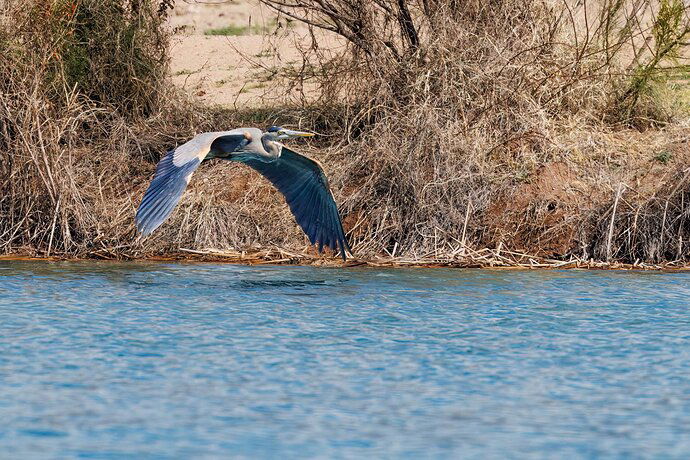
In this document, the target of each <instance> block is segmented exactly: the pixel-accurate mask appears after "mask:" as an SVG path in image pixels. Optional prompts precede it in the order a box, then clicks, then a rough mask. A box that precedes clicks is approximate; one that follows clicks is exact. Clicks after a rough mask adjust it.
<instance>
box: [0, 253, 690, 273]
mask: <svg viewBox="0 0 690 460" xmlns="http://www.w3.org/2000/svg"><path fill="white" fill-rule="evenodd" d="M486 251H489V250H486ZM525 256H527V255H525ZM529 257H530V259H529V262H527V263H525V262H518V261H500V260H498V261H497V260H484V261H481V260H477V259H476V258H472V257H466V258H455V259H452V260H451V259H448V258H438V259H433V258H418V259H410V258H405V257H374V258H370V259H357V258H348V259H347V260H346V261H343V260H342V259H341V258H339V257H335V256H330V257H329V256H314V255H310V254H299V253H294V252H288V251H285V250H283V249H280V248H272V249H269V250H261V251H257V250H253V251H221V250H190V249H180V250H179V251H174V252H169V253H167V254H151V255H144V256H136V257H129V256H125V257H120V258H116V257H103V256H102V255H100V256H99V255H95V254H93V255H91V256H84V257H76V256H67V255H59V254H58V255H51V256H44V255H36V254H28V253H10V254H3V255H0V262H92V261H99V262H108V261H109V262H171V263H222V264H235V265H249V266H252V265H275V266H313V267H328V268H353V267H371V268H455V269H483V270H486V269H491V270H620V271H631V270H639V271H665V272H681V271H690V265H676V264H674V262H667V263H661V264H645V263H637V264H629V263H623V262H605V261H596V260H589V261H583V260H579V259H572V260H563V261H558V260H553V259H546V258H543V257H537V256H529Z"/></svg>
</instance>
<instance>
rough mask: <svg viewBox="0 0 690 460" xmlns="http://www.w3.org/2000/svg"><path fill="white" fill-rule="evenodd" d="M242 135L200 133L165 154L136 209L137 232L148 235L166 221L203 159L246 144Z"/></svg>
mask: <svg viewBox="0 0 690 460" xmlns="http://www.w3.org/2000/svg"><path fill="white" fill-rule="evenodd" d="M250 129H251V128H250ZM256 131H258V130H256ZM245 132H247V130H245V129H236V130H233V131H220V132H212V133H203V134H199V135H198V136H196V137H194V139H192V140H190V141H189V142H187V143H185V144H182V145H180V146H179V147H177V148H176V149H175V150H172V151H170V152H168V153H167V154H166V155H165V157H163V159H161V161H160V162H159V163H158V166H157V167H156V173H155V175H154V176H153V180H152V181H151V184H150V185H149V188H148V189H147V190H146V193H145V194H144V198H143V200H142V201H141V204H140V205H139V209H138V210H137V216H136V225H137V228H138V229H139V231H140V232H141V233H143V234H144V235H148V234H150V233H151V232H153V231H154V230H155V229H156V228H158V226H160V225H161V224H162V223H163V222H164V221H165V219H167V217H168V216H169V215H170V213H172V211H173V209H174V208H175V205H177V203H178V201H180V198H181V197H182V194H183V193H184V191H185V189H186V188H187V184H188V183H189V180H190V178H191V177H192V173H193V172H194V170H195V169H196V168H198V167H199V164H201V162H202V161H204V159H206V158H209V157H214V156H223V155H225V154H229V153H230V152H232V151H234V150H237V149H241V148H243V147H244V146H245V145H247V143H248V140H247V138H246V137H245V135H244V133H245ZM251 134H252V135H255V134H256V133H253V132H252V133H251ZM212 150H213V152H212Z"/></svg>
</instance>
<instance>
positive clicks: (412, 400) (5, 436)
mask: <svg viewBox="0 0 690 460" xmlns="http://www.w3.org/2000/svg"><path fill="white" fill-rule="evenodd" d="M689 295H690V274H687V273H643V272H636V273H632V272H603V271H596V272H594V271H592V272H587V271H484V270H440V269H411V270H375V269H366V268H359V269H327V268H312V267H265V266H263V267H245V266H233V265H212V264H179V265H178V264H154V263H122V264H120V263H23V262H0V458H22V459H26V458H75V457H84V458H108V459H112V458H115V459H116V458H228V457H230V456H232V457H252V458H257V457H260V458H274V457H287V458H295V457H300V458H303V457H320V458H343V457H345V458H354V457H358V458H362V457H368V458H371V457H385V458H391V457H393V458H397V457H406V458H418V457H423V458H430V457H432V458H438V457H456V458H457V457H463V458H487V457H494V458H495V457H520V458H529V457H536V458H543V457H550V458H573V457H576V458H590V457H601V456H607V457H642V458H648V457H667V458H668V457H676V458H684V457H685V458H687V457H688V456H690V327H689V326H690V312H689V311H688V296H689Z"/></svg>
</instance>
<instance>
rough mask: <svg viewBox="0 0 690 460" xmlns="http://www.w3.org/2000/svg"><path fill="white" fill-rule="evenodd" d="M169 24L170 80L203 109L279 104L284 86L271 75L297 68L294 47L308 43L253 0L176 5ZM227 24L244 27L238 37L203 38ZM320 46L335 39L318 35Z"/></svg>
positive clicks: (296, 28) (302, 31)
mask: <svg viewBox="0 0 690 460" xmlns="http://www.w3.org/2000/svg"><path fill="white" fill-rule="evenodd" d="M170 26H171V28H172V29H173V32H174V37H173V40H172V62H171V74H172V81H173V83H174V84H175V85H177V86H179V87H180V88H182V89H184V90H185V91H186V92H187V93H189V94H190V95H192V97H193V98H195V99H197V100H199V101H202V102H203V103H206V104H209V105H214V104H217V105H222V106H225V107H234V108H242V107H247V106H249V107H257V106H262V105H267V104H271V103H276V102H284V100H285V88H284V87H283V86H282V84H281V82H280V81H279V80H280V79H279V78H277V77H276V75H278V74H279V72H280V71H281V69H284V68H285V67H286V66H297V65H300V64H301V63H302V54H301V53H300V52H299V51H298V49H297V47H298V46H303V47H306V46H308V44H309V34H308V33H307V29H306V28H305V27H304V26H302V25H300V24H297V23H295V22H294V21H292V22H289V21H287V20H286V19H285V18H283V17H280V16H279V15H278V14H277V13H276V12H275V11H273V10H271V9H270V8H268V7H266V6H264V5H261V4H259V3H258V2H257V1H254V0H234V1H223V2H221V3H218V2H216V3H210V2H202V1H194V0H186V1H184V2H183V1H178V2H177V4H176V6H175V8H174V10H173V11H172V13H171V15H170ZM228 26H234V27H236V28H240V29H244V30H241V31H240V33H242V35H207V34H208V33H209V31H212V30H214V29H220V28H224V27H228ZM235 33H237V32H235ZM324 43H326V44H328V45H330V46H331V47H333V48H336V47H337V46H339V44H338V41H337V39H336V37H334V36H332V35H331V36H329V34H325V33H324V34H320V36H319V44H320V45H321V46H323V45H324ZM308 92H309V90H308ZM288 99H289V97H288Z"/></svg>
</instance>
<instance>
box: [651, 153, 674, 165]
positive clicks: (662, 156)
mask: <svg viewBox="0 0 690 460" xmlns="http://www.w3.org/2000/svg"><path fill="white" fill-rule="evenodd" d="M671 158H673V154H672V153H671V152H669V151H668V150H662V151H661V152H659V153H657V154H656V155H654V159H655V160H656V161H658V162H659V163H661V164H664V165H665V164H668V162H669V161H671Z"/></svg>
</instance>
